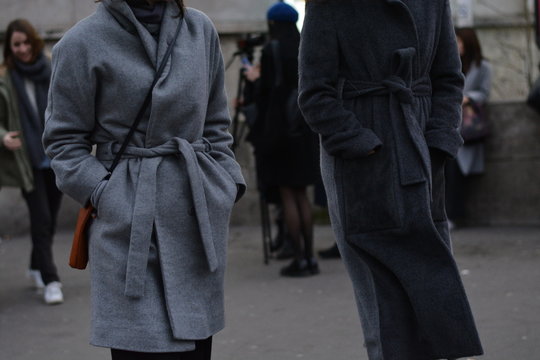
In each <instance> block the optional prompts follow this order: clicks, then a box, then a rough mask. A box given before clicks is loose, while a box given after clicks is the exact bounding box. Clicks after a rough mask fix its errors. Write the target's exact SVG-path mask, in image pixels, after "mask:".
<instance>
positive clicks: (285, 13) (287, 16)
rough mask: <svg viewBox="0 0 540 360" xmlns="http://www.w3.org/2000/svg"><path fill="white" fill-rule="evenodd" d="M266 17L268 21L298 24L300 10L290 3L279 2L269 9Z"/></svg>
mask: <svg viewBox="0 0 540 360" xmlns="http://www.w3.org/2000/svg"><path fill="white" fill-rule="evenodd" d="M266 19H267V20H268V21H275V22H284V23H294V24H296V23H297V22H298V11H296V10H295V9H294V8H293V7H292V6H291V5H289V4H286V3H283V2H279V3H277V4H274V5H272V6H271V7H270V9H268V12H267V14H266Z"/></svg>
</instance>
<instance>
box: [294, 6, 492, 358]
mask: <svg viewBox="0 0 540 360" xmlns="http://www.w3.org/2000/svg"><path fill="white" fill-rule="evenodd" d="M462 87H463V77H462V75H461V65H460V60H459V56H458V53H457V47H456V41H455V35H454V30H453V26H452V23H451V16H450V9H449V4H448V0H381V1H373V0H331V1H321V0H319V1H316V0H315V1H311V2H308V5H307V12H306V20H305V24H304V30H303V34H302V43H301V50H300V100H299V101H300V106H301V109H302V111H303V113H304V115H305V118H306V121H307V122H308V123H309V125H310V126H311V128H312V129H313V130H314V131H315V132H317V133H318V134H320V137H321V144H322V153H321V166H322V173H323V179H324V183H325V186H326V190H327V193H328V200H329V207H330V214H331V218H332V224H333V227H334V230H335V233H336V237H337V241H338V245H339V247H340V250H341V252H342V255H343V257H344V260H345V263H346V264H347V268H348V271H349V273H350V276H351V278H352V281H353V285H354V287H355V293H356V297H357V303H358V309H359V312H360V316H361V320H362V324H363V328H364V335H365V344H366V347H367V350H368V353H369V358H370V359H371V360H382V359H384V360H390V359H391V360H422V359H441V358H444V359H446V358H458V357H464V356H468V355H475V354H481V353H482V348H481V345H480V341H479V339H478V334H477V331H476V328H475V324H474V320H473V317H472V314H471V310H470V307H469V304H468V301H467V298H466V294H465V292H464V289H463V286H462V283H461V280H460V276H459V272H458V269H457V267H456V264H455V262H454V259H453V257H452V254H451V245H450V238H449V233H448V227H447V222H446V215H445V211H444V201H443V200H444V193H443V191H444V190H443V189H444V183H443V182H444V177H443V163H444V158H445V157H450V156H455V154H456V152H457V150H458V148H459V146H460V145H461V144H462V139H461V137H460V135H459V134H458V132H457V130H456V129H457V127H458V124H459V121H460V104H461V99H462ZM373 150H375V151H376V152H375V153H374V154H372V155H370V152H372V151H373Z"/></svg>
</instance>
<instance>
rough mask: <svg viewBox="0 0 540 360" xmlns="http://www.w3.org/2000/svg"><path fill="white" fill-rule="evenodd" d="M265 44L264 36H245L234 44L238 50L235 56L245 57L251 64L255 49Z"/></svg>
mask: <svg viewBox="0 0 540 360" xmlns="http://www.w3.org/2000/svg"><path fill="white" fill-rule="evenodd" d="M265 42H266V35H265V34H246V35H245V36H244V37H243V38H242V39H240V40H238V41H237V42H236V47H237V48H238V50H237V52H236V53H235V55H239V56H241V57H246V58H247V59H248V60H249V61H250V62H253V56H254V55H253V54H254V52H255V48H256V47H257V46H262V45H264V43H265Z"/></svg>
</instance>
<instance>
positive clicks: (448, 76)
mask: <svg viewBox="0 0 540 360" xmlns="http://www.w3.org/2000/svg"><path fill="white" fill-rule="evenodd" d="M430 78H431V84H432V88H433V94H432V97H431V101H432V107H431V115H430V118H429V120H428V122H427V125H426V130H425V134H424V135H425V138H426V143H427V145H428V146H429V147H430V148H432V149H438V150H441V151H443V152H445V153H446V154H447V155H449V156H451V157H455V156H456V154H457V151H458V149H459V147H460V146H461V145H462V144H463V139H462V138H461V135H460V134H459V131H458V127H459V124H460V122H461V102H462V101H463V92H462V91H463V74H462V73H461V61H460V59H459V54H458V50H457V42H456V35H455V33H454V26H453V25H452V18H451V13H450V4H449V3H448V0H446V1H445V5H444V10H443V14H442V17H441V31H440V34H439V41H438V44H437V49H436V52H435V57H434V61H433V64H432V67H431V71H430Z"/></svg>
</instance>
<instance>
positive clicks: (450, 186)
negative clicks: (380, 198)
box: [446, 28, 491, 228]
mask: <svg viewBox="0 0 540 360" xmlns="http://www.w3.org/2000/svg"><path fill="white" fill-rule="evenodd" d="M456 36H457V43H458V50H459V55H460V57H461V66H462V72H463V74H464V75H465V85H464V88H463V105H462V106H463V113H465V112H466V111H468V110H469V109H468V108H470V107H474V108H475V109H478V110H479V111H482V113H481V116H485V111H483V109H484V108H485V105H486V103H487V101H488V99H489V93H490V91H491V65H490V64H489V62H487V61H486V60H485V59H484V56H483V55H482V48H481V46H480V42H479V41H478V37H477V35H476V32H475V30H474V29H471V28H462V29H456ZM462 125H463V124H462ZM484 166H485V161H484V141H483V139H481V140H478V141H474V142H467V141H465V144H464V145H463V146H462V147H461V148H460V149H459V150H458V153H457V156H456V159H455V160H450V161H448V163H447V165H446V211H447V213H448V219H449V226H450V228H454V227H455V223H456V221H458V220H460V219H462V218H463V216H464V215H465V204H466V190H467V177H469V176H471V175H479V174H483V173H484Z"/></svg>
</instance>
